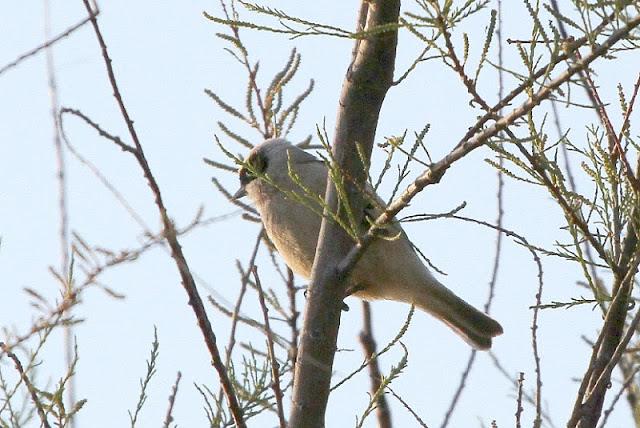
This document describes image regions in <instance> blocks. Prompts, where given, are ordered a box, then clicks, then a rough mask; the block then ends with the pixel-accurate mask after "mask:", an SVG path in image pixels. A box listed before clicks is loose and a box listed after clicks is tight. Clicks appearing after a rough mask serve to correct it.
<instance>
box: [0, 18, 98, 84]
mask: <svg viewBox="0 0 640 428" xmlns="http://www.w3.org/2000/svg"><path fill="white" fill-rule="evenodd" d="M99 14H100V10H98V8H97V7H96V8H95V9H94V10H93V11H92V12H90V15H89V16H88V17H86V18H84V19H83V20H81V21H80V22H78V23H77V24H75V25H72V26H71V27H69V28H67V29H66V30H65V31H63V32H62V33H60V34H58V35H57V36H55V37H54V38H52V39H49V40H47V41H46V42H44V43H43V44H41V45H39V46H36V47H35V48H33V49H31V50H29V51H27V52H25V53H23V54H22V55H20V56H19V57H17V58H16V59H14V60H13V61H11V62H10V63H8V64H5V65H3V66H2V67H0V75H1V74H2V73H4V72H5V71H8V70H10V69H12V68H14V67H17V66H18V65H19V64H20V63H21V62H22V61H24V60H26V59H29V58H31V57H32V56H34V55H37V54H38V53H39V52H40V51H42V50H43V49H47V48H49V47H50V46H53V45H54V44H56V43H57V42H59V41H60V40H62V39H64V38H66V37H68V36H69V35H71V33H73V32H75V31H76V30H77V29H79V28H81V27H83V26H84V25H85V24H86V23H88V22H89V21H90V20H91V17H92V16H98V15H99Z"/></svg>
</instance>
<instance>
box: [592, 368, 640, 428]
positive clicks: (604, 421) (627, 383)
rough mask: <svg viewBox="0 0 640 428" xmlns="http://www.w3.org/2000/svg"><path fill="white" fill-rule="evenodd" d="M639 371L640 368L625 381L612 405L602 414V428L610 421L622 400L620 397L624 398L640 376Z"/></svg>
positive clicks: (635, 369) (633, 371)
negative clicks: (625, 393) (623, 395)
mask: <svg viewBox="0 0 640 428" xmlns="http://www.w3.org/2000/svg"><path fill="white" fill-rule="evenodd" d="M638 371H640V366H639V367H636V368H634V369H633V370H632V371H631V373H630V374H629V376H628V377H627V379H625V381H624V382H623V383H622V386H621V387H620V391H618V393H617V394H616V395H615V396H614V397H613V400H611V404H610V405H609V408H608V409H607V410H605V411H604V412H602V416H603V417H602V422H601V423H600V428H604V426H605V425H606V424H607V421H608V420H609V415H611V413H612V412H613V409H614V408H615V407H616V404H617V403H618V401H619V400H620V397H621V396H622V394H624V392H625V391H626V390H627V389H628V388H629V387H630V386H631V385H632V384H633V382H634V380H635V377H636V374H638ZM632 410H633V409H632Z"/></svg>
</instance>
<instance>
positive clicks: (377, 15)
mask: <svg viewBox="0 0 640 428" xmlns="http://www.w3.org/2000/svg"><path fill="white" fill-rule="evenodd" d="M365 13H366V26H365V29H366V30H371V29H373V28H374V27H376V26H378V25H384V24H389V23H395V22H397V21H398V15H399V13H400V1H399V0H377V1H366V0H363V2H362V9H361V13H360V17H361V18H363V17H364V16H365ZM360 22H361V21H360ZM356 43H357V45H356V49H355V50H354V57H353V61H352V63H351V65H350V67H349V69H348V71H347V75H346V78H345V81H344V83H343V88H342V94H341V96H340V105H339V108H338V117H337V121H336V122H337V125H336V131H335V140H334V144H333V157H334V159H335V161H336V162H337V166H338V168H339V169H340V171H343V172H344V174H345V175H347V176H348V177H349V178H350V180H346V181H347V182H346V183H345V184H346V191H347V195H348V198H349V203H350V206H351V208H352V212H353V213H355V215H356V219H355V220H356V221H359V220H362V212H363V210H362V209H363V204H364V202H363V198H362V195H361V193H360V192H359V190H358V189H359V188H362V186H363V185H364V182H365V178H366V171H364V168H363V165H362V160H361V159H360V156H359V154H358V147H357V146H359V148H360V152H361V153H364V155H365V156H366V157H367V159H368V158H369V157H370V156H371V151H372V147H373V139H374V136H375V131H376V127H377V123H378V116H379V113H380V108H381V106H382V102H383V100H384V97H385V95H386V93H387V90H388V89H389V87H390V86H391V83H392V81H393V69H394V62H395V55H396V44H397V31H387V32H382V33H379V34H375V35H373V34H372V35H370V36H368V37H367V38H366V39H364V40H360V41H358V42H356ZM367 162H368V161H367ZM325 200H326V202H327V206H328V207H329V209H331V210H334V212H338V213H340V212H342V211H344V210H341V209H340V206H339V202H338V195H337V191H336V189H335V187H334V186H333V185H332V183H331V182H328V183H327V193H326V196H325ZM326 218H327V217H324V218H323V221H322V227H321V229H320V236H319V238H318V246H317V248H316V257H315V260H314V264H313V269H312V274H311V286H310V289H309V292H308V295H307V304H306V307H305V316H304V325H303V328H302V334H301V336H300V349H299V354H298V360H297V362H296V371H295V379H296V382H295V385H294V390H293V405H292V410H291V418H290V426H291V427H293V428H297V427H305V428H307V427H323V426H324V414H325V410H326V406H327V401H328V398H329V387H330V380H331V369H332V366H333V358H334V354H335V350H336V340H337V335H338V328H339V325H340V312H341V307H342V299H343V298H344V295H345V283H344V275H338V269H337V266H338V264H339V263H340V261H341V260H342V259H343V258H344V257H345V256H346V254H347V253H348V251H349V249H350V248H351V247H352V245H353V240H352V239H351V238H350V237H349V235H348V234H347V232H346V231H345V230H343V229H342V228H341V227H340V226H339V225H338V224H336V223H335V222H327V221H326Z"/></svg>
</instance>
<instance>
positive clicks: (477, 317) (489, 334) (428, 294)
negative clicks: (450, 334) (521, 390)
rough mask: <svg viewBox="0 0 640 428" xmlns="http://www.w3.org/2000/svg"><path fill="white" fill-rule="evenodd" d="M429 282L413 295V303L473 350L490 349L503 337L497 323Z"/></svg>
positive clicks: (441, 286) (447, 291) (447, 290)
mask: <svg viewBox="0 0 640 428" xmlns="http://www.w3.org/2000/svg"><path fill="white" fill-rule="evenodd" d="M432 279H433V282H432V283H430V284H428V285H427V288H426V289H425V290H424V292H422V293H419V295H418V296H414V299H413V303H414V304H415V305H416V306H417V307H418V308H420V309H422V310H424V311H426V312H428V313H430V314H432V315H433V316H435V317H436V318H438V319H440V320H442V321H443V322H444V323H445V324H447V325H448V326H449V327H450V328H451V329H452V330H453V331H454V332H456V333H457V334H458V335H459V336H460V337H462V339H464V341H465V342H467V343H468V344H469V345H471V346H473V347H474V348H476V349H481V350H485V349H489V348H491V339H492V338H493V337H494V336H499V335H501V334H502V326H501V325H500V323H499V322H497V321H496V320H494V319H493V318H491V317H489V316H488V315H486V314H484V313H482V312H480V311H479V310H477V309H476V308H474V307H473V306H471V305H470V304H468V303H467V302H465V301H464V300H462V299H461V298H460V297H458V296H456V295H455V294H454V293H453V292H452V291H451V290H449V289H448V288H446V287H445V286H444V285H442V284H440V283H439V282H437V281H436V280H435V279H434V278H432Z"/></svg>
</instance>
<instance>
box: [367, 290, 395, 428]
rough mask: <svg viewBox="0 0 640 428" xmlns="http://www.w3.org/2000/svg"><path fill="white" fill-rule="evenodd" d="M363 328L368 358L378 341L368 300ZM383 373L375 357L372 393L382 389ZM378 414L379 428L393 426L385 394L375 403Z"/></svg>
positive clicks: (372, 353) (371, 382)
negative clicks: (374, 335) (374, 333)
mask: <svg viewBox="0 0 640 428" xmlns="http://www.w3.org/2000/svg"><path fill="white" fill-rule="evenodd" d="M362 320H363V321H362V330H361V331H360V344H361V345H362V348H363V350H364V357H365V358H366V359H369V358H371V357H372V356H374V355H375V354H376V341H375V338H374V337H373V327H372V323H371V304H370V303H369V302H366V301H364V300H363V301H362ZM381 380H382V375H381V374H380V367H379V366H378V359H377V358H373V359H372V361H371V363H370V364H369V382H370V385H371V387H370V391H371V395H372V396H374V395H375V393H376V392H377V391H378V390H379V389H380V382H381ZM375 407H376V416H377V418H378V427H379V428H391V427H392V425H391V410H390V409H389V405H388V404H387V399H386V398H385V395H384V394H380V395H379V396H378V401H377V402H376V404H375Z"/></svg>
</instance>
